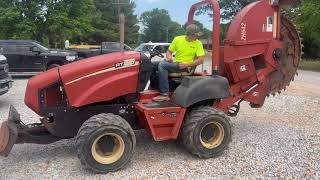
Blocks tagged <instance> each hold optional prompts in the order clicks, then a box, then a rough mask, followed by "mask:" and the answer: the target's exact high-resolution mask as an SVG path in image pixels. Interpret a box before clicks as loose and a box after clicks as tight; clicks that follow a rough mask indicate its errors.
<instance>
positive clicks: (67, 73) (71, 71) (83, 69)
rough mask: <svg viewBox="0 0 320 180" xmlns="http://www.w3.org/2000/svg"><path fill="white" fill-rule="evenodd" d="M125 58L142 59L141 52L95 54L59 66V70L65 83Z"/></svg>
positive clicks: (113, 64)
mask: <svg viewBox="0 0 320 180" xmlns="http://www.w3.org/2000/svg"><path fill="white" fill-rule="evenodd" d="M124 59H135V60H136V61H140V53H138V52H134V51H129V52H123V53H121V52H119V53H112V54H105V55H101V56H95V57H91V58H88V59H84V60H81V61H76V62H74V63H70V64H67V65H64V66H62V67H60V68H59V72H60V76H61V78H62V81H63V83H64V84H65V83H68V82H70V81H73V80H75V79H78V78H81V77H84V76H86V75H88V74H92V73H95V72H98V71H101V70H104V69H106V68H110V67H113V66H115V64H116V63H118V62H119V61H121V60H124Z"/></svg>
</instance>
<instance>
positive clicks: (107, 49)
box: [69, 42, 132, 58]
mask: <svg viewBox="0 0 320 180" xmlns="http://www.w3.org/2000/svg"><path fill="white" fill-rule="evenodd" d="M72 47H73V48H72ZM85 47H88V48H85ZM69 49H70V50H73V51H76V52H77V53H78V56H79V58H88V57H93V56H98V55H102V54H109V53H114V52H119V51H120V43H119V42H103V43H102V44H101V46H97V45H92V46H90V45H88V46H85V45H84V46H83V45H79V46H71V48H69ZM124 50H125V51H131V50H132V48H131V47H129V46H128V45H126V44H124Z"/></svg>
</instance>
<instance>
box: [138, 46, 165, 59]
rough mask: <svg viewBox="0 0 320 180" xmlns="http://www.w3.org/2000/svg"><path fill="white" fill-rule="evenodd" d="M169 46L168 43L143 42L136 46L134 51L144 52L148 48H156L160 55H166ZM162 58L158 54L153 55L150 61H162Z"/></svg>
mask: <svg viewBox="0 0 320 180" xmlns="http://www.w3.org/2000/svg"><path fill="white" fill-rule="evenodd" d="M169 46H170V43H143V44H140V46H138V47H137V48H136V49H135V51H138V52H146V51H148V49H150V50H153V49H156V50H158V51H159V52H161V53H162V55H164V56H166V52H167V50H168V48H169ZM163 59H164V58H161V57H159V56H156V57H153V58H152V59H151V61H153V62H155V61H162V60H163Z"/></svg>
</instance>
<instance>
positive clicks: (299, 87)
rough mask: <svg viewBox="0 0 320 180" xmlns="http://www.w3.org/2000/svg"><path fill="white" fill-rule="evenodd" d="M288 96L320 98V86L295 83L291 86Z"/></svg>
mask: <svg viewBox="0 0 320 180" xmlns="http://www.w3.org/2000/svg"><path fill="white" fill-rule="evenodd" d="M286 94H288V95H294V96H320V86H318V85H313V84H309V83H304V82H294V83H292V84H291V85H290V86H289V88H288V90H287V91H286Z"/></svg>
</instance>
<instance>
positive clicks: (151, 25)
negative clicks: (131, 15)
mask: <svg viewBox="0 0 320 180" xmlns="http://www.w3.org/2000/svg"><path fill="white" fill-rule="evenodd" d="M140 21H141V23H142V25H143V27H144V29H143V34H142V38H141V39H142V41H143V42H148V41H152V42H166V41H167V40H168V41H169V42H171V41H172V40H173V38H174V37H175V36H178V35H182V34H184V29H183V28H182V26H181V25H180V24H178V23H177V22H173V21H172V20H171V18H170V15H169V13H168V11H167V10H164V9H158V8H156V9H153V10H151V11H146V12H144V13H143V14H142V15H141V17H140Z"/></svg>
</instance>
